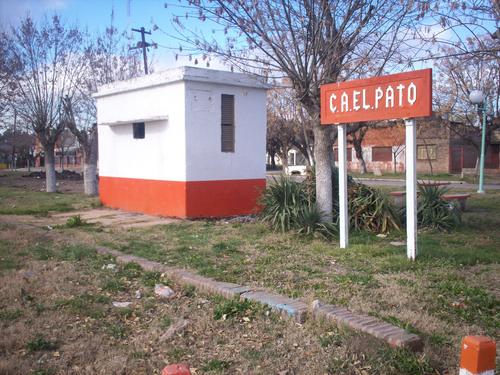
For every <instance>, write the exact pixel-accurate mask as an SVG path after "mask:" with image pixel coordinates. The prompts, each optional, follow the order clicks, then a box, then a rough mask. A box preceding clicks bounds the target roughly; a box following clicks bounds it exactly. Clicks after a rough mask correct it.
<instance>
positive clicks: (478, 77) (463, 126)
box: [434, 35, 500, 155]
mask: <svg viewBox="0 0 500 375" xmlns="http://www.w3.org/2000/svg"><path fill="white" fill-rule="evenodd" d="M479 39H484V40H483V41H482V42H481V43H479V42H477V40H474V39H471V40H469V48H471V49H474V50H478V49H480V48H485V46H488V45H490V44H491V43H494V40H493V39H491V37H490V36H489V35H485V36H483V37H482V38H479ZM474 46H475V47H474ZM486 48H487V47H486ZM446 50H447V51H449V52H452V51H458V50H459V49H458V48H456V47H447V48H446ZM439 72H440V79H439V81H438V82H437V83H436V84H435V90H434V107H435V109H436V112H437V114H438V115H439V116H440V117H441V118H442V124H443V125H445V126H447V127H448V128H449V130H450V132H451V134H453V135H454V136H455V137H458V138H459V139H461V140H462V141H463V142H464V143H466V144H469V145H471V146H473V147H474V148H475V149H476V150H477V151H478V155H479V148H480V139H481V136H480V134H481V125H480V121H481V115H482V114H478V113H477V111H476V108H475V107H474V106H473V105H472V103H471V102H470V100H469V94H470V92H471V91H472V90H474V89H481V90H482V91H483V92H484V94H485V95H486V108H485V110H486V111H487V115H488V116H487V119H488V125H487V127H486V139H487V140H488V142H487V144H489V140H490V139H491V136H492V134H493V132H495V131H496V130H497V129H498V128H499V123H498V121H495V119H498V118H499V114H500V112H499V106H500V53H499V54H496V55H493V54H479V53H471V54H468V55H460V56H449V57H446V58H443V59H440V61H439Z"/></svg>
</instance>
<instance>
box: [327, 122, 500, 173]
mask: <svg viewBox="0 0 500 375" xmlns="http://www.w3.org/2000/svg"><path fill="white" fill-rule="evenodd" d="M417 125H418V126H417V172H419V173H429V174H439V173H474V172H475V169H476V165H477V161H478V155H479V149H478V147H477V146H475V145H478V144H480V140H479V138H477V139H475V138H474V137H473V136H470V137H466V138H465V137H463V136H461V135H460V134H462V133H463V132H459V131H457V130H459V129H458V128H457V129H453V127H460V126H463V125H462V124H460V123H448V124H444V123H443V122H442V121H441V120H440V119H437V118H434V119H430V120H425V121H418V123H417ZM452 129H453V130H452ZM351 140H352V139H351ZM474 144H475V145H474ZM361 145H362V146H361V147H362V155H363V159H364V162H365V164H366V169H367V172H370V173H391V172H398V173H402V172H404V171H405V128H404V125H402V124H400V125H393V126H389V125H388V126H382V127H375V128H370V129H368V130H367V131H366V134H365V135H364V138H363V141H362V144H361ZM499 145H500V136H499V137H497V138H495V137H491V139H490V140H489V142H488V144H487V151H486V158H485V172H486V173H489V174H498V173H500V165H499V164H500V163H499V159H500V157H499V153H500V148H499ZM337 153H338V152H337V149H336V146H334V157H335V161H337ZM347 162H348V168H349V170H351V171H354V172H361V170H362V162H361V160H360V159H359V158H357V157H356V152H355V150H354V149H353V146H352V144H349V145H348V149H347Z"/></svg>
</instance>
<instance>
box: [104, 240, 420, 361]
mask: <svg viewBox="0 0 500 375" xmlns="http://www.w3.org/2000/svg"><path fill="white" fill-rule="evenodd" d="M96 251H97V253H98V254H101V255H112V256H114V257H115V258H116V261H117V262H118V263H130V262H134V263H137V264H138V265H140V266H141V267H142V268H143V269H144V270H146V271H154V272H162V273H165V274H166V275H167V276H168V277H169V278H171V279H172V280H174V281H176V282H178V283H179V284H181V285H192V286H194V287H196V288H197V289H199V290H201V291H203V292H206V293H208V294H216V295H219V296H222V297H225V298H238V297H239V298H240V299H241V300H242V301H244V300H249V301H254V302H259V303H261V304H263V305H266V306H269V307H270V308H271V310H273V311H275V312H278V313H280V314H281V315H283V316H287V317H290V318H292V319H294V320H295V321H296V322H298V323H304V322H305V321H306V319H307V317H308V316H309V315H310V316H311V317H312V318H313V319H318V320H320V319H325V320H327V321H330V322H333V323H335V324H338V325H343V326H347V327H349V328H351V329H354V330H357V331H360V332H364V333H367V334H369V335H372V336H374V337H376V338H378V339H381V340H384V341H386V342H387V343H388V344H389V345H390V346H393V347H401V348H408V349H410V350H413V351H421V350H422V348H423V341H422V339H421V338H420V337H419V336H417V335H415V334H411V333H408V332H407V331H405V330H404V329H402V328H400V327H397V326H394V325H392V324H389V323H386V322H384V321H382V320H380V319H378V318H374V317H372V316H368V315H362V314H356V313H354V312H351V311H349V310H347V309H345V308H343V307H338V306H334V305H328V304H321V302H319V301H314V302H313V303H312V305H310V306H309V305H308V304H306V303H305V302H303V301H301V300H300V299H293V298H288V297H285V296H282V295H280V294H277V293H273V292H269V291H266V290H263V289H253V288H250V287H248V286H244V285H239V284H234V283H227V282H222V281H216V280H213V279H210V278H208V277H203V276H200V275H198V274H196V273H193V272H190V271H188V270H185V269H179V268H173V267H169V266H166V265H164V264H161V263H159V262H154V261H151V260H147V259H144V258H141V257H138V256H135V255H130V254H124V253H122V252H120V251H118V250H113V249H110V248H107V247H102V246H100V247H98V248H97V249H96Z"/></svg>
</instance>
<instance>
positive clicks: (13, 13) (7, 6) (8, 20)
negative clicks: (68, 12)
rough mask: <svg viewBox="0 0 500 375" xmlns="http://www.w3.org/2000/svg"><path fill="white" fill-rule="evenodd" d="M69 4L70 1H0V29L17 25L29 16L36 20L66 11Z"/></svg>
mask: <svg viewBox="0 0 500 375" xmlns="http://www.w3.org/2000/svg"><path fill="white" fill-rule="evenodd" d="M69 3H70V0H16V1H12V0H0V29H8V28H9V27H10V26H15V25H17V24H18V23H19V21H20V20H21V19H22V18H23V17H25V16H26V15H27V14H29V15H30V16H31V17H33V18H35V19H36V18H39V17H41V16H43V15H44V14H45V13H47V12H49V13H50V12H54V11H60V10H62V9H65V8H66V7H67V6H68V5H69Z"/></svg>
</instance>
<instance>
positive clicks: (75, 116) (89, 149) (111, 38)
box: [64, 25, 142, 195]
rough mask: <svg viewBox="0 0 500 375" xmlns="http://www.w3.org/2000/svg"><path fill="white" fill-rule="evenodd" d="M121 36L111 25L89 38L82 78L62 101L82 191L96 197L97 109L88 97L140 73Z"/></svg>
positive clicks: (138, 66) (139, 67)
mask: <svg viewBox="0 0 500 375" xmlns="http://www.w3.org/2000/svg"><path fill="white" fill-rule="evenodd" d="M123 35H124V34H123V33H119V32H118V30H117V29H116V28H115V27H113V26H112V25H111V26H110V27H108V28H107V29H106V31H105V33H103V34H101V35H99V36H98V37H97V38H95V39H92V38H90V40H89V42H88V45H87V46H86V48H85V59H86V66H85V75H84V76H83V77H82V81H81V83H80V89H79V91H78V92H77V94H76V95H75V96H73V97H69V96H68V97H66V98H65V99H64V112H65V124H66V126H67V127H68V129H70V130H71V132H72V133H73V134H74V135H75V136H76V137H77V139H78V142H79V143H80V145H81V148H82V153H83V179H84V188H85V189H84V190H85V194H87V195H97V193H98V183H97V159H98V155H97V151H98V147H97V146H98V139H97V123H96V121H97V109H96V105H95V100H94V98H93V97H92V94H93V93H95V92H96V91H97V87H98V86H100V85H104V84H107V83H111V82H114V81H118V80H124V79H128V78H132V77H137V76H139V75H141V74H142V70H141V66H140V64H139V62H138V61H137V58H136V54H129V53H128V52H127V51H126V50H125V46H124V43H123Z"/></svg>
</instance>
